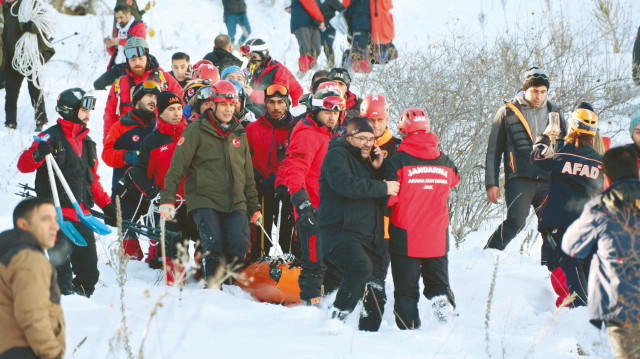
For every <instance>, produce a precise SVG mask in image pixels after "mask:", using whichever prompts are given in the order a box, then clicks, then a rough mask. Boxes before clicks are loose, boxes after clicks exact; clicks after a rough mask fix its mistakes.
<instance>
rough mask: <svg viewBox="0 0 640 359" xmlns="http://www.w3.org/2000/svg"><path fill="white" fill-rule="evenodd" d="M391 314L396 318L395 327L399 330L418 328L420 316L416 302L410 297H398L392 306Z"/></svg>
mask: <svg viewBox="0 0 640 359" xmlns="http://www.w3.org/2000/svg"><path fill="white" fill-rule="evenodd" d="M393 310H394V312H393V314H395V317H396V325H397V326H398V328H400V329H418V328H420V325H421V324H422V323H420V314H419V313H418V301H417V300H415V299H413V298H410V297H398V298H396V302H395V304H394V305H393Z"/></svg>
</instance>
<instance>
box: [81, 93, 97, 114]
mask: <svg viewBox="0 0 640 359" xmlns="http://www.w3.org/2000/svg"><path fill="white" fill-rule="evenodd" d="M81 101H82V102H81V103H80V106H81V107H82V108H85V109H87V110H89V111H92V110H93V109H94V108H96V98H95V97H93V96H85V97H83V98H82V100H81Z"/></svg>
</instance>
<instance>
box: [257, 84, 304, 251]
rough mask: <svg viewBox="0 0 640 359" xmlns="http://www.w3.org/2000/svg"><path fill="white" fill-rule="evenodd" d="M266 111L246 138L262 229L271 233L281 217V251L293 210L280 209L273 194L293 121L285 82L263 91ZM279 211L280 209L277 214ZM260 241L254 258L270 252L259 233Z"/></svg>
mask: <svg viewBox="0 0 640 359" xmlns="http://www.w3.org/2000/svg"><path fill="white" fill-rule="evenodd" d="M265 96H266V97H265V100H266V102H267V112H266V113H265V114H264V115H262V116H260V118H258V120H257V121H254V122H251V123H249V124H248V125H247V140H248V141H249V149H250V150H251V160H252V162H253V172H254V176H255V180H256V184H257V187H258V201H260V203H261V204H262V211H263V216H262V219H263V223H264V229H265V230H266V232H267V233H269V235H271V229H272V228H273V225H274V224H275V225H278V224H277V223H276V221H277V219H278V218H280V219H281V221H280V225H279V230H280V236H279V241H280V247H282V250H283V251H285V252H286V251H288V250H290V249H292V246H291V226H290V224H289V223H288V221H287V220H286V219H287V217H288V216H289V213H291V211H292V210H293V208H292V207H291V203H286V202H285V203H283V206H282V209H280V208H279V201H277V200H276V199H275V197H274V194H275V181H276V172H277V171H278V167H279V166H280V161H282V159H283V158H284V154H285V152H286V150H287V146H288V145H289V141H288V137H289V126H290V125H291V121H292V120H293V118H292V116H291V113H290V112H289V106H291V99H290V98H289V90H287V88H286V87H284V85H280V84H273V85H271V86H269V87H267V89H266V90H265ZM278 212H280V213H279V214H278ZM258 237H260V238H261V240H260V243H256V245H254V246H253V248H252V249H251V254H252V257H254V259H256V258H258V257H259V255H258V254H260V253H264V254H266V255H269V249H270V248H271V245H270V243H268V241H267V242H265V239H264V234H260V235H259V236H258Z"/></svg>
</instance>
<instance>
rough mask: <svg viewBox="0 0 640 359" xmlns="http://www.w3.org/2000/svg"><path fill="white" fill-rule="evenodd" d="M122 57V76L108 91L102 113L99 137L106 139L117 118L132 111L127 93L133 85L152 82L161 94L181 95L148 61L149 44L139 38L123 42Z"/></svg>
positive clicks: (173, 82)
mask: <svg viewBox="0 0 640 359" xmlns="http://www.w3.org/2000/svg"><path fill="white" fill-rule="evenodd" d="M124 55H125V57H126V58H127V68H126V73H125V74H124V75H122V76H121V77H120V78H118V79H117V80H116V81H115V82H114V83H113V85H112V86H111V89H110V90H109V97H108V98H107V106H106V108H105V110H104V128H103V138H106V137H107V134H109V129H110V128H111V126H112V125H113V124H114V123H116V122H117V121H118V120H119V119H120V117H121V116H123V115H124V114H125V113H127V112H129V111H131V110H133V103H132V101H131V100H132V98H131V91H132V89H133V88H134V87H135V85H137V84H139V83H141V82H144V81H154V82H156V83H157V84H158V85H159V86H160V89H161V90H162V91H167V90H168V91H171V92H173V93H176V94H178V96H181V95H182V93H183V90H182V87H181V86H180V84H179V83H178V81H176V79H175V78H174V77H173V76H171V75H170V74H169V73H166V72H165V71H164V70H163V69H161V68H160V67H158V66H157V65H156V64H154V63H153V62H152V61H151V58H150V55H149V45H148V44H147V41H145V40H144V39H143V38H140V37H132V38H130V39H129V40H127V43H126V44H125V45H124ZM180 99H182V96H181V97H180Z"/></svg>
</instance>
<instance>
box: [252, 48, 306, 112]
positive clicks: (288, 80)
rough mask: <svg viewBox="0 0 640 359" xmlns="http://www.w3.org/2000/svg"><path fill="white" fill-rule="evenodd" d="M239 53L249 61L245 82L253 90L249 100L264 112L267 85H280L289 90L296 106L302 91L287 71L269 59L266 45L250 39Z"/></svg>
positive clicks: (284, 67)
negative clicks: (246, 81)
mask: <svg viewBox="0 0 640 359" xmlns="http://www.w3.org/2000/svg"><path fill="white" fill-rule="evenodd" d="M240 52H241V53H242V55H243V56H245V57H246V58H247V59H248V60H249V64H248V65H247V70H246V71H248V74H247V80H248V82H249V85H250V86H251V88H252V89H253V91H252V92H251V95H250V96H251V100H252V101H253V102H254V104H255V105H257V106H260V107H261V109H262V111H264V110H265V106H264V104H265V93H264V90H266V88H267V87H269V85H272V84H282V85H284V86H285V87H286V88H287V89H289V93H290V97H291V103H292V105H293V106H294V107H295V106H298V99H300V96H302V93H303V92H304V90H303V89H302V86H300V84H299V83H298V80H296V79H295V77H293V74H292V73H291V71H289V69H288V68H287V67H286V66H284V65H282V64H281V63H279V62H278V61H276V60H274V59H273V58H271V56H270V55H269V47H268V46H267V43H266V42H264V41H263V40H261V39H250V40H247V42H246V43H245V44H244V45H243V46H242V47H240Z"/></svg>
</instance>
